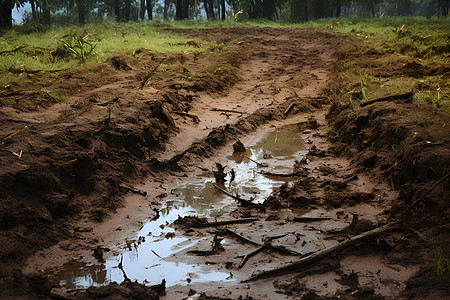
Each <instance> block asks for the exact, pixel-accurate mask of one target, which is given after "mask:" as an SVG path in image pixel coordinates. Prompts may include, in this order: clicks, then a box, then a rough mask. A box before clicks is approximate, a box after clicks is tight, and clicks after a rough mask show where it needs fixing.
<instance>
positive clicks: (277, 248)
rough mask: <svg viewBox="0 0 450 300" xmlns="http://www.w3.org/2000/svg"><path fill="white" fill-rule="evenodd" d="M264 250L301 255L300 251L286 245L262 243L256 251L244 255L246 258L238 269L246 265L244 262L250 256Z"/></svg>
mask: <svg viewBox="0 0 450 300" xmlns="http://www.w3.org/2000/svg"><path fill="white" fill-rule="evenodd" d="M263 250H267V251H274V252H278V253H280V254H283V255H301V254H300V253H298V252H295V251H292V250H290V249H287V248H286V247H283V246H273V245H272V244H270V243H265V244H264V245H262V246H261V247H259V248H258V249H256V250H255V251H253V252H250V253H249V254H247V255H246V256H244V258H243V259H242V261H241V262H240V264H239V265H238V269H240V268H242V267H243V266H244V264H245V263H246V262H247V261H248V259H249V258H251V257H253V256H255V255H256V254H258V253H260V252H261V251H263Z"/></svg>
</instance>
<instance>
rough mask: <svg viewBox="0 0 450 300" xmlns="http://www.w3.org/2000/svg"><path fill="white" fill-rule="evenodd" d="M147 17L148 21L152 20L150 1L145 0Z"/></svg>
mask: <svg viewBox="0 0 450 300" xmlns="http://www.w3.org/2000/svg"><path fill="white" fill-rule="evenodd" d="M147 16H148V19H149V20H153V13H152V0H147Z"/></svg>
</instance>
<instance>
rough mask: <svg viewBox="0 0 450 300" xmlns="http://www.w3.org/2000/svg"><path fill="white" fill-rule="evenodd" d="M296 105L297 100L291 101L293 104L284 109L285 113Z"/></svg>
mask: <svg viewBox="0 0 450 300" xmlns="http://www.w3.org/2000/svg"><path fill="white" fill-rule="evenodd" d="M296 105H297V103H295V102H293V103H291V105H289V106H288V108H286V110H285V111H284V114H285V115H286V114H287V113H289V112H290V111H291V109H292V108H293V107H294V106H296Z"/></svg>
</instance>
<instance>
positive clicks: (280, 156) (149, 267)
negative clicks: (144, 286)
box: [56, 124, 306, 288]
mask: <svg viewBox="0 0 450 300" xmlns="http://www.w3.org/2000/svg"><path fill="white" fill-rule="evenodd" d="M304 154H306V151H305V150H304V144H303V139H302V136H301V132H300V130H299V128H298V126H297V125H296V124H293V125H288V126H283V127H281V128H278V129H276V130H273V131H270V132H268V133H267V134H266V135H264V136H263V137H262V139H260V140H259V141H258V142H256V143H255V144H253V145H250V146H249V147H248V148H247V153H245V155H233V156H230V157H229V160H228V163H227V168H226V171H230V170H231V168H233V169H234V170H235V172H236V178H235V181H234V182H233V183H231V184H230V183H229V179H230V176H228V177H227V183H226V187H227V188H228V191H230V192H231V193H233V194H236V193H237V194H239V196H240V197H243V198H246V199H250V198H254V199H255V202H262V201H264V199H265V198H266V197H267V196H269V195H270V193H271V192H272V191H273V189H274V188H276V187H278V186H280V185H281V184H283V183H284V182H286V180H285V179H283V180H280V179H274V178H268V177H266V176H263V175H262V174H260V171H261V168H259V167H258V166H257V164H256V163H254V162H253V161H252V160H255V161H259V162H264V163H266V164H268V165H269V167H267V168H264V169H265V170H267V171H272V172H286V173H288V172H290V171H291V168H292V165H293V163H294V161H295V160H299V159H301V158H302V156H303V155H304ZM245 156H247V157H250V158H251V159H252V160H250V159H248V158H247V157H245ZM267 156H270V158H264V157H267ZM213 180H214V179H213V177H212V174H211V175H209V174H208V175H205V176H203V177H201V178H198V179H196V180H195V181H191V182H187V183H183V184H181V185H179V186H177V187H176V188H174V189H172V190H171V191H170V192H168V194H169V195H168V197H167V198H166V199H165V200H164V201H163V202H162V208H161V209H160V217H159V218H158V219H157V220H155V221H150V220H147V221H146V224H145V225H144V227H143V228H142V229H141V230H140V231H139V232H138V233H137V235H136V236H134V237H132V238H130V237H128V240H125V241H124V242H122V243H120V244H118V245H115V246H112V247H110V249H111V252H110V253H109V254H108V255H106V256H107V257H111V256H112V257H111V258H108V259H107V260H106V261H105V262H104V263H98V262H96V263H92V264H88V263H83V262H81V261H71V262H70V263H69V264H66V265H65V266H63V268H62V272H61V275H60V277H58V278H56V279H57V280H59V282H60V285H62V286H64V287H66V288H80V287H89V286H98V285H104V284H108V283H109V282H112V281H116V282H122V281H123V279H124V276H123V273H122V271H121V270H120V269H119V268H118V264H119V262H120V260H121V259H122V260H123V262H122V264H123V266H124V271H125V272H126V275H127V277H128V278H130V279H131V280H133V281H134V280H137V281H138V282H144V283H149V284H157V283H160V282H161V280H162V279H165V280H166V282H167V283H166V285H167V286H172V285H176V284H188V283H189V282H192V283H193V282H211V281H228V282H229V281H233V280H235V279H231V278H230V276H229V272H227V271H226V270H223V271H219V270H213V269H212V267H211V266H207V265H192V264H186V263H183V262H181V261H179V262H173V257H174V256H175V257H176V253H178V252H180V251H182V250H184V249H186V248H188V247H191V246H193V245H195V244H196V243H197V242H199V240H192V239H188V238H187V237H180V236H177V233H175V232H174V229H172V228H170V227H168V226H166V225H167V224H171V223H172V222H173V221H174V220H175V219H177V218H178V216H186V215H197V216H199V217H207V218H209V219H215V218H218V219H219V218H220V217H221V216H223V215H225V214H227V213H228V212H230V211H232V210H233V209H234V208H235V207H237V204H236V203H235V201H234V200H232V199H231V198H230V197H228V196H226V195H224V194H223V193H222V192H220V191H218V190H217V189H216V188H214V186H213ZM237 183H239V184H237ZM302 213H304V212H302ZM292 214H293V212H292V211H286V210H283V211H281V212H280V215H281V217H283V216H285V217H286V218H290V217H292ZM144 223H145V222H144ZM224 242H226V241H224ZM111 253H112V255H111ZM169 256H171V261H167V260H165V259H164V258H166V257H169Z"/></svg>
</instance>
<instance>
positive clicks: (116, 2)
mask: <svg viewBox="0 0 450 300" xmlns="http://www.w3.org/2000/svg"><path fill="white" fill-rule="evenodd" d="M114 15H115V16H116V21H117V22H120V5H119V0H114Z"/></svg>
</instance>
